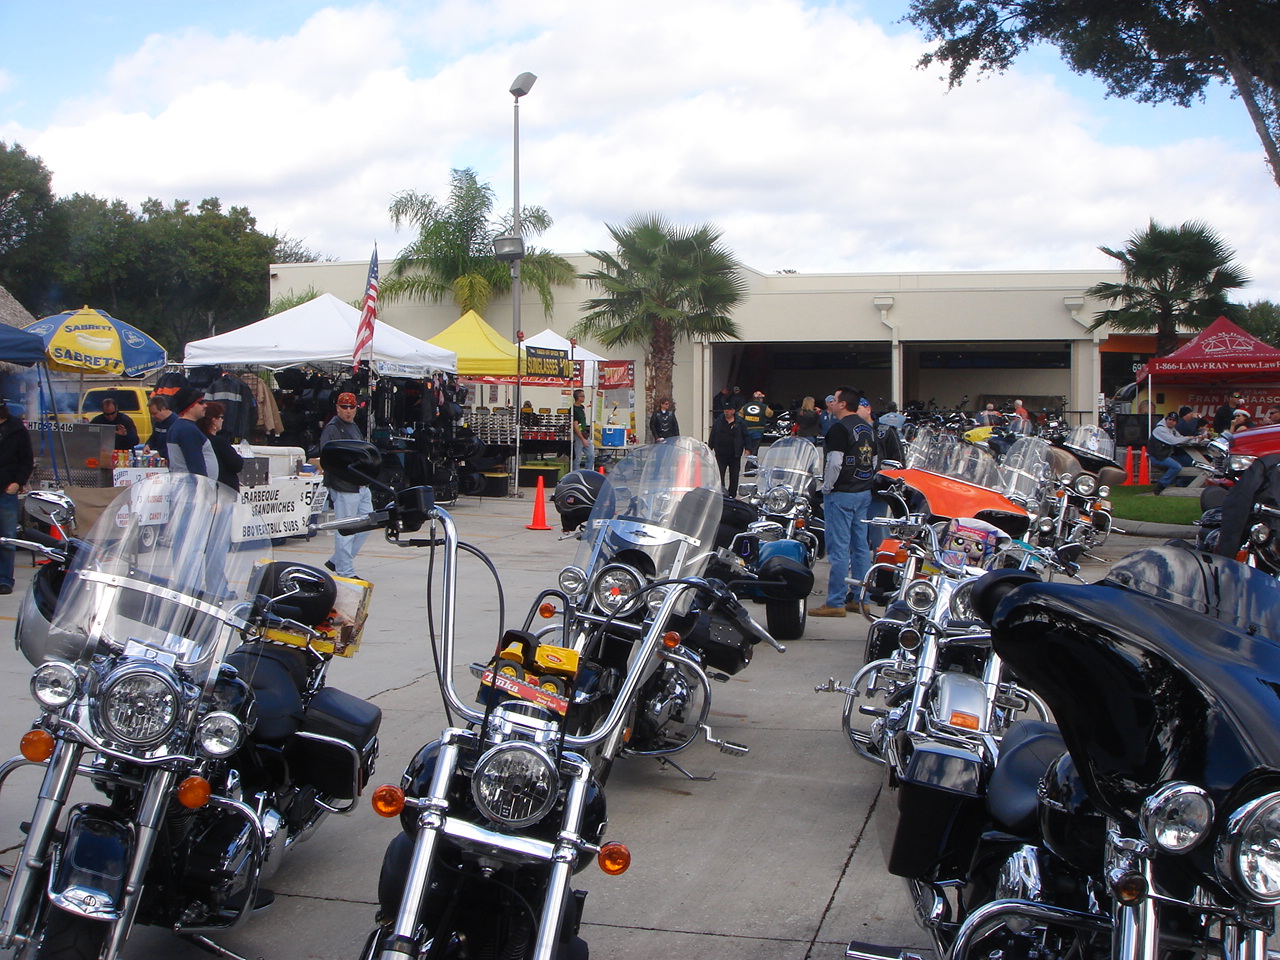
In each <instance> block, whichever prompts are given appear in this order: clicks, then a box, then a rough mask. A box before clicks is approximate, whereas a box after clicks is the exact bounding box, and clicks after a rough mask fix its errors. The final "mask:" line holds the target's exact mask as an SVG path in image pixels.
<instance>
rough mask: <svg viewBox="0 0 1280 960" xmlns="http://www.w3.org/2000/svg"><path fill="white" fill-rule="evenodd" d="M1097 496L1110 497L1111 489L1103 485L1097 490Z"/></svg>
mask: <svg viewBox="0 0 1280 960" xmlns="http://www.w3.org/2000/svg"><path fill="white" fill-rule="evenodd" d="M1098 496H1099V497H1109V496H1111V488H1110V487H1108V486H1107V485H1106V484H1105V483H1104V484H1103V485H1102V486H1100V487H1099V488H1098Z"/></svg>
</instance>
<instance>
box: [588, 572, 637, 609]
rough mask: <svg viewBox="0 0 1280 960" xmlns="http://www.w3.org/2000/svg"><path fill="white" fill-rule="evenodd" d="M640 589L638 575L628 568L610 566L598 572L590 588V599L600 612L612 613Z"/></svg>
mask: <svg viewBox="0 0 1280 960" xmlns="http://www.w3.org/2000/svg"><path fill="white" fill-rule="evenodd" d="M639 589H640V574H638V573H636V572H635V571H634V570H632V569H631V568H630V567H624V566H622V565H620V564H619V565H611V566H607V567H605V568H604V569H603V570H601V571H600V573H599V575H598V576H597V577H596V582H595V585H594V586H593V587H592V588H591V596H592V599H594V600H595V602H596V605H597V606H599V607H600V609H601V610H605V611H607V612H609V613H613V612H614V611H615V610H618V609H620V608H621V607H622V605H623V604H624V603H626V602H627V601H628V600H630V599H631V597H632V595H633V594H635V592H636V591H637V590H639Z"/></svg>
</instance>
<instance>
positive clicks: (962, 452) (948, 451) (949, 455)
mask: <svg viewBox="0 0 1280 960" xmlns="http://www.w3.org/2000/svg"><path fill="white" fill-rule="evenodd" d="M907 469H908V470H924V471H926V472H928V473H936V474H938V475H939V476H943V477H952V478H954V479H956V480H963V481H964V482H965V483H971V484H973V485H974V486H977V487H986V488H987V489H988V490H999V489H1000V485H1001V479H1000V468H999V466H998V465H997V464H996V461H995V458H994V457H993V456H991V453H990V452H989V451H987V450H984V449H982V448H981V447H975V446H973V445H972V444H969V443H960V442H959V441H957V440H956V438H955V437H952V436H949V435H947V434H944V433H934V432H933V431H928V432H922V433H920V434H918V435H917V436H916V439H915V440H913V441H912V442H911V450H910V451H909V452H908V454H907Z"/></svg>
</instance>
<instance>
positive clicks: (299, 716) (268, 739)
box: [227, 642, 310, 743]
mask: <svg viewBox="0 0 1280 960" xmlns="http://www.w3.org/2000/svg"><path fill="white" fill-rule="evenodd" d="M309 656H310V655H309V654H308V653H307V651H305V650H300V649H297V648H294V647H286V646H283V645H282V644H277V643H264V642H257V643H246V644H245V645H244V646H242V647H241V648H240V649H239V650H236V651H235V652H234V653H232V654H231V655H230V656H229V657H227V663H229V664H231V665H232V666H233V667H235V668H236V672H237V673H239V674H240V677H241V679H243V680H244V681H245V682H246V683H248V684H249V686H250V687H252V688H253V700H254V706H255V708H256V712H257V715H258V723H257V726H255V727H254V729H253V734H252V737H253V739H254V740H257V741H258V742H260V743H278V742H280V741H283V740H287V739H288V738H289V737H291V736H293V735H294V734H295V733H297V732H298V730H299V729H300V728H301V726H302V720H303V717H304V716H305V710H304V708H303V704H302V691H303V690H305V689H306V683H307V672H308V668H309V661H308V658H309Z"/></svg>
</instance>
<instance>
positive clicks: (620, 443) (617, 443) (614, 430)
mask: <svg viewBox="0 0 1280 960" xmlns="http://www.w3.org/2000/svg"><path fill="white" fill-rule="evenodd" d="M626 445H627V428H626V427H614V426H606V427H601V428H600V446H602V447H625V446H626Z"/></svg>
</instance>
